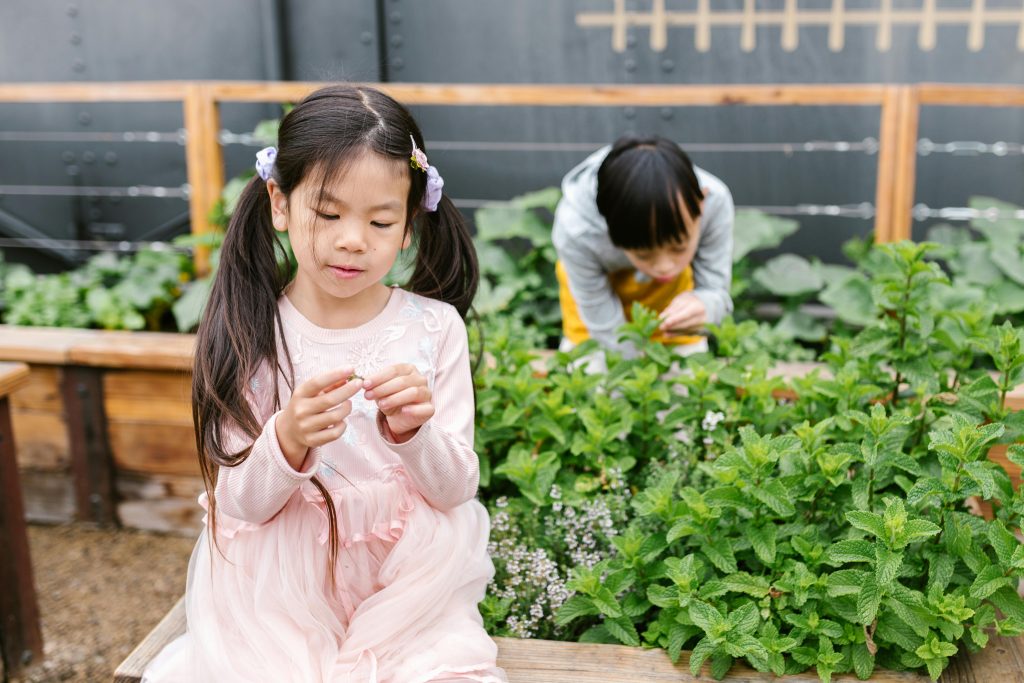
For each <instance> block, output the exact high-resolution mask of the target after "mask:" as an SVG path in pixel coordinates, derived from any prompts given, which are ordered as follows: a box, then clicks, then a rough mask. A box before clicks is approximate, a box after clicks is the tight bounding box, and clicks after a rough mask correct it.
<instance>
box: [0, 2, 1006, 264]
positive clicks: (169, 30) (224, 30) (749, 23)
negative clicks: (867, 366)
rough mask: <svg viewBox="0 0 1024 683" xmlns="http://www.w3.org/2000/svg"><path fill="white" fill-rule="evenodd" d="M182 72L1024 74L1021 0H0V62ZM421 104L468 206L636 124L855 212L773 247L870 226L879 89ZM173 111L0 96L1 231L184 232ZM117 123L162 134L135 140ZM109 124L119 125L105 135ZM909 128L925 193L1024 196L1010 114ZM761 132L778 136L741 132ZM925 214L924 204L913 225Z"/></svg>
mask: <svg viewBox="0 0 1024 683" xmlns="http://www.w3.org/2000/svg"><path fill="white" fill-rule="evenodd" d="M887 8H888V9H887ZM840 9H841V10H842V13H840V12H839V10H840ZM932 27H934V30H932ZM193 78H195V79H202V78H216V79H271V80H274V79H300V80H338V79H350V80H368V81H374V80H391V81H409V82H475V83H487V82H491V83H501V82H509V83H524V82H525V83H529V82H536V83H562V82H565V83H605V82H611V83H716V84H717V83H785V82H800V83H860V82H867V83H872V82H891V83H914V82H922V81H937V82H950V83H974V82H986V83H1006V84H1024V8H1022V5H1021V0H987V2H981V0H935V2H934V3H929V2H927V1H926V0H892V1H891V2H890V1H889V0H846V1H845V2H837V1H833V0H817V1H814V0H795V1H794V0H755V1H754V2H749V3H747V2H743V0H713V1H712V0H516V1H514V2H513V1H510V0H377V1H372V0H358V1H357V0H349V1H344V2H343V1H340V0H217V1H216V2H202V1H200V0H176V1H175V2H171V3H167V2H157V1H156V0H136V1H135V2H125V1H124V0H63V1H51V0H44V1H39V0H4V2H3V3H0V80H4V81H14V82H26V81H114V80H116V81H122V80H159V79H193ZM416 113H417V115H418V118H419V119H420V123H421V124H422V127H423V128H424V130H425V133H426V135H427V138H428V150H429V151H431V153H432V160H433V161H435V162H436V163H437V165H438V166H439V167H440V168H441V170H442V172H443V173H444V174H445V177H446V188H450V190H451V194H452V195H453V196H454V197H456V198H457V199H459V200H461V203H462V205H463V206H465V207H466V208H467V209H471V208H472V207H473V206H475V205H477V204H478V203H479V202H480V201H483V200H487V199H502V198H507V197H510V196H512V195H514V194H517V193H520V192H523V191H526V190H530V189H535V188H539V187H544V186H547V185H551V184H554V183H557V182H558V180H559V179H560V177H561V175H562V174H563V173H564V172H565V171H566V170H567V169H568V168H569V167H571V166H572V165H573V164H574V163H576V162H577V161H578V160H579V159H581V158H583V157H584V156H585V155H586V154H588V153H589V151H590V150H591V149H593V148H596V146H598V145H600V144H602V143H605V142H607V141H610V140H611V139H613V138H614V137H616V136H617V135H619V134H621V133H624V132H628V131H637V132H643V131H651V132H657V133H661V134H664V135H667V136H670V137H673V138H675V139H677V140H679V141H681V142H683V143H684V145H688V146H689V147H690V149H691V151H692V156H693V157H694V159H695V160H696V162H697V163H698V164H700V165H702V166H704V167H705V168H707V169H709V170H711V171H712V172H714V173H716V174H718V175H719V176H720V177H722V178H723V179H724V180H725V181H726V182H727V183H728V184H729V186H730V187H731V188H732V190H733V194H734V197H735V199H736V202H737V204H739V205H747V206H762V207H776V208H775V209H773V210H778V211H782V212H786V211H788V212H796V213H797V214H800V213H801V212H803V213H813V212H814V211H815V208H814V207H819V208H818V209H817V210H818V211H824V210H825V209H823V208H821V207H826V206H829V205H835V206H842V207H844V209H843V213H848V214H851V215H850V216H846V217H828V216H821V215H818V216H813V215H804V216H801V217H800V220H801V222H802V224H803V225H804V229H803V230H801V232H800V233H799V234H798V236H797V237H794V238H791V241H790V244H787V245H784V247H785V248H788V249H791V250H795V251H798V252H802V253H815V254H818V255H820V256H822V257H823V258H825V259H826V260H837V259H838V258H840V257H839V251H838V246H839V244H840V243H841V242H842V241H844V240H845V239H846V238H847V237H849V236H851V235H855V234H866V233H867V232H868V231H869V230H870V227H871V219H870V211H871V207H870V204H871V203H872V202H873V201H874V178H875V165H876V161H877V157H876V156H875V154H874V153H873V151H874V147H873V139H874V138H876V137H877V135H878V130H877V126H878V110H877V108H873V107H868V108H857V107H806V108H798V107H786V108H768V107H759V108H744V107H720V108H700V107H688V108H634V107H609V108H543V107H537V108H512V107H500V108H489V107H488V108H484V107H471V108H464V107H417V108H416ZM276 114H277V108H276V107H273V106H263V105H230V106H226V107H224V110H223V124H224V127H225V129H227V130H229V131H234V132H244V131H246V130H249V129H251V127H252V126H253V125H254V124H255V122H256V121H258V120H259V119H261V118H264V117H268V116H274V115H276ZM181 125H182V119H181V111H180V106H179V105H177V104H173V105H172V104H167V105H140V104H116V105H102V106H100V105H84V104H83V105H64V104H54V105H45V106H39V105H0V233H4V235H0V236H5V235H6V236H11V235H15V236H31V235H34V234H45V235H47V236H51V237H58V238H61V239H91V238H94V237H99V238H103V239H115V240H120V239H127V240H133V239H143V238H145V239H151V238H163V237H167V236H170V235H172V234H176V233H178V232H184V231H186V230H187V218H188V217H187V213H186V212H187V208H188V205H187V202H186V201H185V200H184V199H183V198H180V197H176V196H174V190H175V189H179V190H180V187H181V186H182V184H183V183H184V182H185V165H184V148H183V147H182V146H181V144H180V139H179V137H178V136H177V133H178V131H179V129H180V127H181ZM123 131H137V132H140V133H146V132H162V133H165V134H166V135H165V136H157V137H158V141H155V142H126V141H123V140H121V139H120V138H119V136H120V135H121V133H122V132H123ZM103 132H106V133H110V134H112V136H111V137H112V138H116V139H117V140H116V141H115V140H114V139H108V138H104V137H103V136H101V135H97V134H98V133H103ZM920 132H921V136H922V138H928V139H930V140H933V141H935V142H936V143H940V146H939V147H936V148H934V149H933V150H932V152H931V153H930V154H928V155H927V156H922V157H921V158H920V159H919V161H918V182H917V198H916V200H917V201H918V202H920V203H922V204H924V205H927V206H928V207H932V208H940V207H950V206H952V207H957V206H964V205H965V204H966V201H967V198H968V197H969V196H971V195H974V194H987V195H992V196H996V197H1000V198H1002V199H1004V200H1007V201H1011V202H1015V203H1017V204H1024V156H1022V155H1021V154H1020V153H1019V152H1020V143H1021V142H1022V141H1024V111H1022V110H1020V109H1011V108H1006V109H971V108H925V109H924V111H923V113H922V119H921V131H920ZM39 133H63V134H65V135H63V136H60V135H53V136H50V137H51V138H62V139H49V141H45V142H42V141H38V139H36V138H33V137H32V135H31V134H39ZM68 133H73V134H75V135H70V136H69V135H66V134H68ZM83 134H86V135H88V136H91V137H89V138H88V139H83V137H82V136H83ZM76 135H77V136H78V137H77V138H76V137H75V136H76ZM142 137H143V138H145V136H144V135H143V136H142ZM807 141H825V142H826V143H827V144H825V145H819V146H818V147H817V148H818V149H820V148H825V150H835V149H836V148H837V147H841V145H837V144H836V143H843V142H849V143H852V144H851V145H850V150H849V151H802V150H803V143H805V142H807ZM952 141H967V142H970V141H977V142H983V143H988V144H991V143H995V142H1000V141H1003V142H1007V143H1010V144H1008V145H1007V146H1005V147H1004V148H1002V149H1000V148H999V147H995V148H991V147H988V148H985V147H980V148H978V150H976V153H974V154H973V155H967V156H965V155H963V154H962V153H963V152H965V151H967V150H968V146H964V145H960V146H955V147H953V148H951V149H954V150H956V151H958V152H961V154H951V153H947V152H945V151H943V147H941V144H944V143H947V142H952ZM764 143H774V144H769V146H768V148H767V151H754V150H755V147H754V146H756V145H762V144H764ZM785 143H794V145H793V146H792V147H787V146H786V145H785ZM923 149H924V151H927V149H926V148H923ZM254 151H255V148H253V147H248V146H245V145H241V144H228V145H227V146H226V163H227V167H228V169H227V170H228V173H229V175H231V174H233V173H236V172H238V171H239V170H241V169H243V168H247V167H249V166H250V164H251V160H252V155H253V152H254ZM140 185H141V186H147V187H148V186H156V187H165V188H170V191H165V194H168V195H170V196H165V197H151V196H138V197H123V198H118V197H106V196H93V197H90V196H65V195H60V194H48V195H40V194H38V193H41V192H45V191H46V190H42V189H40V188H46V187H51V188H52V187H53V186H67V187H70V188H71V190H68V192H79V193H82V194H88V193H89V192H90V190H89V189H88V188H93V187H95V188H126V187H131V186H140ZM12 186H13V187H12ZM75 188H78V189H77V190H75ZM29 192H35V193H37V194H34V195H31V194H27V193H29ZM139 192H141V194H143V195H145V194H146V193H151V190H147V189H145V188H143V189H142V190H141V191H139ZM101 194H102V193H101ZM862 205H865V206H862ZM801 206H802V207H803V208H797V207H801ZM932 222H934V220H933V219H928V220H922V221H919V222H917V223H916V224H915V236H917V237H922V236H923V234H924V233H923V231H924V229H925V228H926V226H927V225H929V224H930V223H932ZM76 253H77V252H64V253H63V255H62V254H58V253H54V252H50V253H44V252H39V251H29V250H24V249H17V250H15V249H7V250H6V254H7V257H8V258H14V259H17V260H23V261H29V262H32V263H33V265H36V266H37V267H48V268H57V267H61V266H62V265H64V264H65V263H66V260H67V259H64V258H63V257H69V258H71V259H73V258H74V257H75V254H76Z"/></svg>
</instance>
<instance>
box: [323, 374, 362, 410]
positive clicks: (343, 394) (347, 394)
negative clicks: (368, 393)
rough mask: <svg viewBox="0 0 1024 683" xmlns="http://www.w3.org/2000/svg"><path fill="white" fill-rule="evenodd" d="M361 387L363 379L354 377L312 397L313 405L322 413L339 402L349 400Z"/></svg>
mask: <svg viewBox="0 0 1024 683" xmlns="http://www.w3.org/2000/svg"><path fill="white" fill-rule="evenodd" d="M362 388H363V380H361V379H354V380H352V381H351V382H345V384H342V385H341V386H340V387H338V388H337V389H332V390H331V391H328V392H326V393H323V394H321V395H319V396H317V397H316V398H315V399H314V401H315V402H314V406H315V409H316V412H318V413H322V412H324V411H327V410H330V409H331V408H334V407H335V406H337V405H340V404H341V403H344V402H345V401H347V400H349V399H350V398H352V397H353V396H355V395H356V394H358V393H359V392H360V391H361V390H362Z"/></svg>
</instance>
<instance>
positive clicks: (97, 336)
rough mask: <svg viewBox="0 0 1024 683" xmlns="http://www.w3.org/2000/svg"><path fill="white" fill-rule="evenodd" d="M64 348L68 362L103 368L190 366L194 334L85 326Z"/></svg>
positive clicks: (189, 368) (167, 368)
mask: <svg viewBox="0 0 1024 683" xmlns="http://www.w3.org/2000/svg"><path fill="white" fill-rule="evenodd" d="M89 332H90V334H89V335H88V336H83V337H80V338H79V339H78V340H77V341H76V343H75V344H74V345H72V347H71V348H70V349H69V350H68V362H69V363H74V364H76V365H90V366H97V367H104V368H139V369H146V370H191V368H192V350H193V348H194V347H195V335H192V334H180V333H177V332H108V331H104V330H89Z"/></svg>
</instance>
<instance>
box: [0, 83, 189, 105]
mask: <svg viewBox="0 0 1024 683" xmlns="http://www.w3.org/2000/svg"><path fill="white" fill-rule="evenodd" d="M185 85H186V84H185V83H182V82H180V81H152V82H145V81H136V82H132V83H0V102H43V103H46V102H174V101H177V100H180V99H182V98H183V97H184V96H185Z"/></svg>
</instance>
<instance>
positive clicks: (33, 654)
mask: <svg viewBox="0 0 1024 683" xmlns="http://www.w3.org/2000/svg"><path fill="white" fill-rule="evenodd" d="M27 379H28V367H27V366H25V365H23V364H21V363H17V364H14V363H0V659H2V662H3V664H2V665H0V671H2V672H3V674H4V676H5V678H4V680H7V679H6V677H7V676H11V675H14V674H16V673H17V672H18V671H19V670H20V669H21V667H23V666H25V665H27V664H30V663H31V662H32V661H33V660H39V659H41V658H42V656H43V635H42V630H41V629H40V626H39V603H38V601H37V600H36V589H35V583H34V581H33V578H32V561H31V559H30V557H29V547H28V534H27V531H26V529H25V509H24V505H23V503H22V497H21V483H20V481H19V479H18V463H17V460H16V458H15V447H14V429H13V427H12V426H11V410H10V401H9V400H8V398H7V396H8V394H9V393H11V392H12V391H14V389H15V388H17V386H19V385H20V384H21V383H22V382H24V381H25V380H27Z"/></svg>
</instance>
